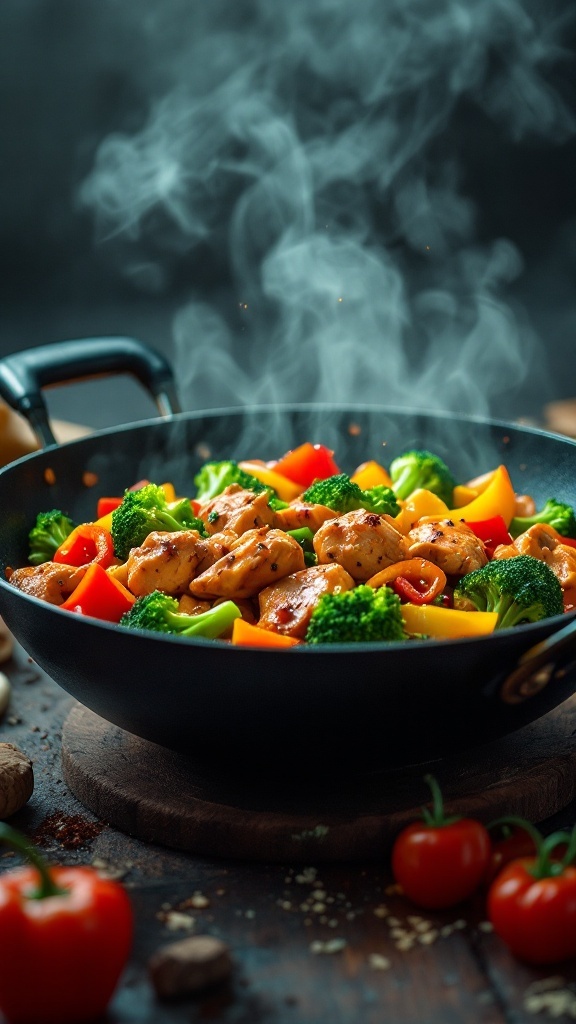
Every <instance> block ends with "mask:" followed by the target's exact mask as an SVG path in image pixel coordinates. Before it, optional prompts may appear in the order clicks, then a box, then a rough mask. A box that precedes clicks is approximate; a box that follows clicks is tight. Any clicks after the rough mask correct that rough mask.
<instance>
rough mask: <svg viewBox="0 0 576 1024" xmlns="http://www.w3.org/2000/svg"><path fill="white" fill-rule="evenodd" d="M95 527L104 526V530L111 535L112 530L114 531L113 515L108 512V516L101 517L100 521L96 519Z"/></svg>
mask: <svg viewBox="0 0 576 1024" xmlns="http://www.w3.org/2000/svg"><path fill="white" fill-rule="evenodd" d="M94 525H95V526H103V527H104V529H105V530H108V533H110V530H111V529H112V513H111V512H108V514H107V515H105V516H100V519H95V520H94Z"/></svg>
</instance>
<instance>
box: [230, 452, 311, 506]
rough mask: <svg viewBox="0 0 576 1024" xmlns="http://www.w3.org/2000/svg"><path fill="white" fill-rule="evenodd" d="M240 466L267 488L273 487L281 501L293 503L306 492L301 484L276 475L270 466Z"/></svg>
mask: <svg viewBox="0 0 576 1024" xmlns="http://www.w3.org/2000/svg"><path fill="white" fill-rule="evenodd" d="M238 465H239V467H240V469H243V470H244V472H245V473H250V475H251V476H255V477H256V479H257V480H260V482H261V483H263V484H265V485H266V487H272V488H273V489H274V490H275V491H276V494H277V495H278V497H279V498H280V500H281V501H293V499H294V498H297V497H298V495H299V494H302V491H303V490H304V488H303V487H302V486H301V484H295V483H294V482H293V481H292V480H288V479H287V477H285V476H282V475H281V474H280V473H275V472H274V470H273V469H269V467H268V466H262V465H261V464H260V463H259V462H239V463H238Z"/></svg>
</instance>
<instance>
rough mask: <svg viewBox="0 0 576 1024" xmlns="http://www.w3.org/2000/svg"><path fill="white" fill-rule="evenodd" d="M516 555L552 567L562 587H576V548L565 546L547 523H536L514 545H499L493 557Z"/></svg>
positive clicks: (512, 556)
mask: <svg viewBox="0 0 576 1024" xmlns="http://www.w3.org/2000/svg"><path fill="white" fill-rule="evenodd" d="M516 555H531V556H532V558H539V559H540V561H541V562H546V565H548V566H550V568H551V569H552V572H553V573H554V575H555V576H557V577H558V581H559V583H560V586H561V587H563V588H564V589H566V588H568V587H576V548H573V547H570V545H569V544H563V543H562V539H561V538H559V537H558V534H557V533H556V531H555V530H554V529H552V527H551V526H548V525H547V524H546V523H535V525H534V526H531V527H530V528H529V529H528V530H526V531H525V532H524V533H521V534H520V536H519V537H516V540H515V541H514V542H513V543H512V544H499V545H498V547H497V548H496V549H495V551H494V556H493V557H494V558H514V557H515V556H516Z"/></svg>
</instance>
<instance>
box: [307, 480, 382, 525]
mask: <svg viewBox="0 0 576 1024" xmlns="http://www.w3.org/2000/svg"><path fill="white" fill-rule="evenodd" d="M302 500H303V501H309V502H313V503H314V504H317V505H325V506H326V508H331V509H333V511H334V512H340V513H345V512H354V511H355V509H357V508H365V509H366V511H367V512H376V513H377V514H378V515H384V514H386V515H389V516H397V515H398V513H399V511H400V505H399V504H398V502H397V501H396V495H395V494H394V492H393V491H392V490H391V489H390V487H385V486H384V485H383V484H378V485H377V486H376V487H371V488H369V489H368V490H366V491H363V490H362V488H361V487H359V486H358V484H356V483H354V481H353V480H352V479H351V478H350V477H349V476H348V474H347V473H337V474H336V475H335V476H328V477H326V479H325V480H315V481H314V483H313V484H311V485H310V487H308V489H307V490H306V491H304V494H303V495H302Z"/></svg>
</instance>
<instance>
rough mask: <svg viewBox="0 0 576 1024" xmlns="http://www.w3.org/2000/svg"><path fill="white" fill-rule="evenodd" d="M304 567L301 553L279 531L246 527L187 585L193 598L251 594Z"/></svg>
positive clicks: (234, 596) (293, 543)
mask: <svg viewBox="0 0 576 1024" xmlns="http://www.w3.org/2000/svg"><path fill="white" fill-rule="evenodd" d="M304 568H305V563H304V553H303V551H302V548H301V547H300V545H299V544H298V541H296V540H294V538H293V537H290V536H288V534H287V533H283V531H282V530H274V529H272V530H270V529H268V527H267V526H262V527H260V529H259V530H247V531H246V533H244V534H242V536H241V537H239V538H238V540H237V541H236V543H235V544H234V546H233V547H232V549H231V550H230V552H229V553H228V554H227V555H224V556H223V558H220V559H218V561H217V562H215V563H214V565H212V566H210V568H209V569H207V570H206V571H205V572H203V573H202V574H201V575H200V576H197V577H196V579H195V580H192V582H191V584H190V592H191V593H192V594H194V596H195V597H227V598H231V599H232V600H235V599H236V598H243V597H252V596H253V595H254V594H257V593H258V591H259V590H262V587H267V586H268V585H269V584H270V583H272V582H274V581H275V580H278V579H282V578H283V577H284V576H288V575H289V574H290V573H292V572H298V571H299V570H300V569H304Z"/></svg>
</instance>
